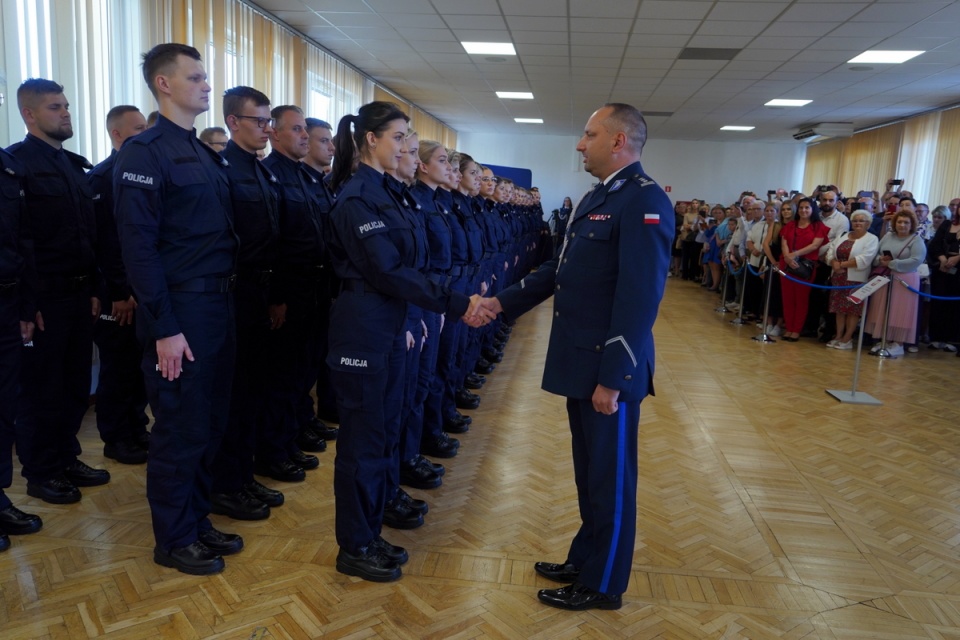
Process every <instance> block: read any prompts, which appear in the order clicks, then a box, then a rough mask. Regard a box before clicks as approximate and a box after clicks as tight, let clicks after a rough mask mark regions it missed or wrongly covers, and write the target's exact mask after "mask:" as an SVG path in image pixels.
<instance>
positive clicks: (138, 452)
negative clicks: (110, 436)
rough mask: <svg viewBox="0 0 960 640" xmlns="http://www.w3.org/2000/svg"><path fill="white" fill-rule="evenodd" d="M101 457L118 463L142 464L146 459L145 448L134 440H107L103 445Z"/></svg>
mask: <svg viewBox="0 0 960 640" xmlns="http://www.w3.org/2000/svg"><path fill="white" fill-rule="evenodd" d="M103 457H104V458H110V459H111V460H116V461H117V462H119V463H120V464H143V463H144V462H146V461H147V450H146V449H143V448H141V447H140V445H138V444H137V443H135V442H108V443H106V444H105V445H103Z"/></svg>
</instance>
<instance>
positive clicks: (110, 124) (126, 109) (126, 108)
mask: <svg viewBox="0 0 960 640" xmlns="http://www.w3.org/2000/svg"><path fill="white" fill-rule="evenodd" d="M134 111H136V112H137V113H140V109H139V108H138V107H135V106H133V105H132V104H120V105H117V106H115V107H114V108H113V109H110V111H107V131H110V130H112V129H113V128H114V127H115V126H116V125H117V121H118V120H119V119H120V118H122V117H123V116H124V115H126V114H128V113H133V112H134Z"/></svg>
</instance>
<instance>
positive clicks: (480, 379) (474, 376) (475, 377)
mask: <svg viewBox="0 0 960 640" xmlns="http://www.w3.org/2000/svg"><path fill="white" fill-rule="evenodd" d="M467 380H468V381H472V382H474V383H476V384H479V385H480V386H481V387H482V386H483V385H485V384H487V377H486V376H482V375H480V374H479V373H469V374H467Z"/></svg>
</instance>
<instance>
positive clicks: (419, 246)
mask: <svg viewBox="0 0 960 640" xmlns="http://www.w3.org/2000/svg"><path fill="white" fill-rule="evenodd" d="M384 177H385V178H386V183H387V189H388V190H389V191H390V193H391V195H393V197H394V200H398V201H399V202H400V204H401V206H402V209H401V211H402V212H403V213H404V214H405V217H406V219H407V220H409V221H410V224H411V225H412V226H413V241H414V244H415V245H416V250H415V251H414V255H415V256H416V261H415V262H414V264H412V265H411V266H412V267H413V268H414V269H416V270H417V271H419V272H421V273H426V272H427V269H428V268H429V266H430V248H429V246H428V243H427V230H426V227H425V226H424V224H423V216H422V214H421V213H420V203H419V202H418V201H417V199H416V198H415V197H414V196H413V194H412V193H411V192H410V189H409V188H408V187H407V185H405V184H403V183H402V182H400V181H399V180H397V179H396V178H394V177H393V176H391V175H390V174H389V173H385V174H384Z"/></svg>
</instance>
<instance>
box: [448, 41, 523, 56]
mask: <svg viewBox="0 0 960 640" xmlns="http://www.w3.org/2000/svg"><path fill="white" fill-rule="evenodd" d="M460 44H462V45H463V48H464V50H466V52H467V53H471V54H474V55H488V56H515V55H517V50H516V49H514V48H513V43H512V42H461V43H460Z"/></svg>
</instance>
